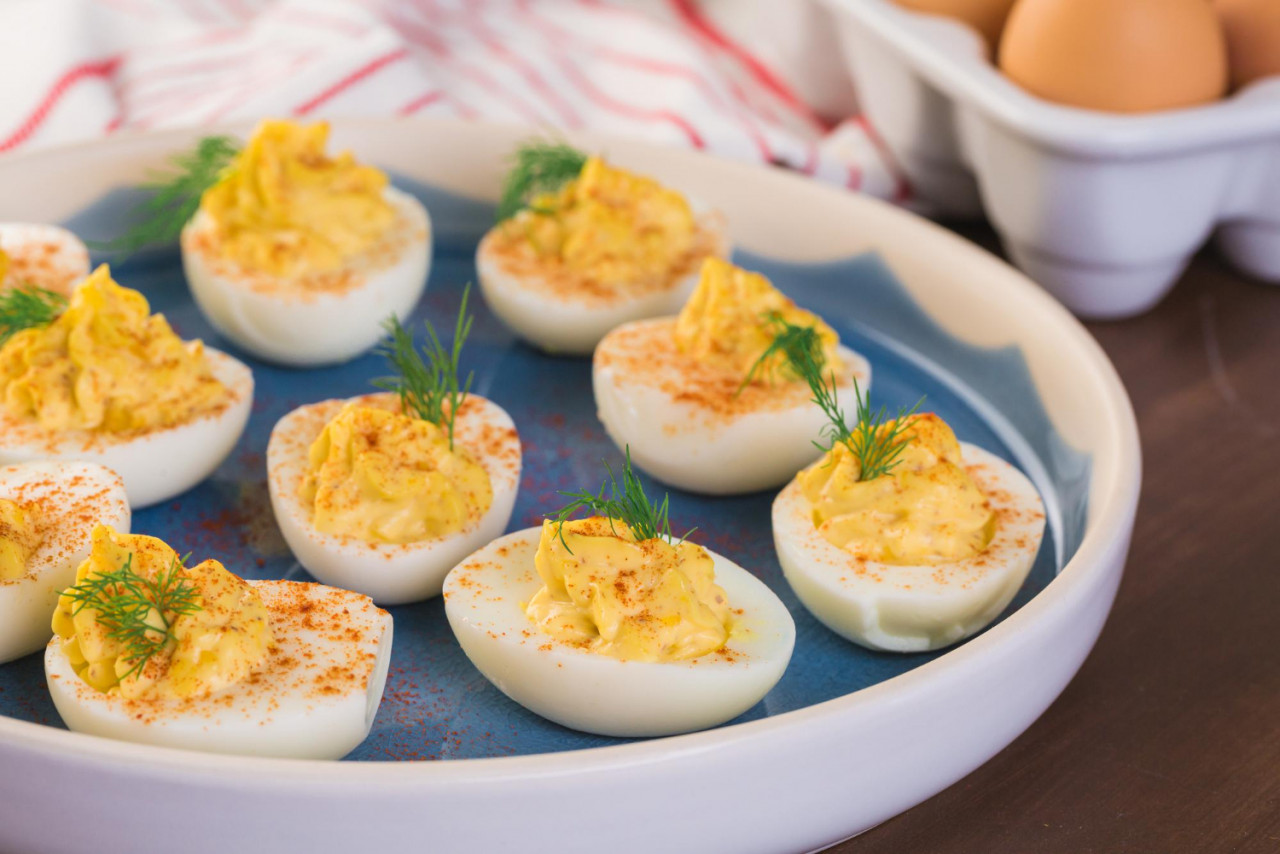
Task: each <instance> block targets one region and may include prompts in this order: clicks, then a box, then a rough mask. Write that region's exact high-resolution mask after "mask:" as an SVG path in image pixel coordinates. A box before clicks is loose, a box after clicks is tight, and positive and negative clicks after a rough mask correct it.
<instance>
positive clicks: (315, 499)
mask: <svg viewBox="0 0 1280 854" xmlns="http://www.w3.org/2000/svg"><path fill="white" fill-rule="evenodd" d="M299 497H300V498H301V499H302V501H303V503H304V504H306V505H307V506H308V507H310V508H311V509H312V513H313V524H314V526H315V528H316V530H317V531H320V532H322V533H326V534H333V535H336V536H347V537H353V538H356V539H359V540H364V541H367V542H373V543H413V542H419V541H422V540H430V539H436V538H439V537H444V536H448V535H449V534H454V533H457V532H459V531H461V530H463V529H465V528H467V527H469V526H471V525H472V524H473V523H474V522H476V521H478V520H479V519H480V518H481V517H482V516H483V515H484V514H485V513H486V512H488V510H489V507H490V506H491V505H492V504H493V485H492V484H491V482H490V480H489V474H488V472H487V471H485V469H484V468H483V467H482V466H480V465H479V464H477V463H476V462H475V461H474V460H472V459H471V458H470V456H469V455H467V453H466V452H465V451H463V449H462V448H461V446H460V445H458V444H457V443H456V442H455V443H454V447H453V449H452V450H451V449H450V448H449V437H448V434H447V433H446V431H445V430H444V429H442V428H440V427H438V426H437V425H435V424H432V423H431V422H429V421H424V420H422V419H420V418H412V417H409V416H407V415H403V414H401V413H400V412H395V411H392V410H389V409H381V408H377V407H372V406H364V405H359V404H354V403H349V404H347V405H346V406H344V407H343V409H342V411H341V412H339V413H338V415H337V416H335V417H334V418H333V420H331V421H330V422H329V423H328V424H326V425H325V427H324V429H323V430H322V431H321V433H320V435H319V436H318V437H317V438H316V440H315V441H314V442H312V444H311V447H310V450H309V451H308V466H307V472H306V475H305V476H304V478H303V481H302V484H301V486H300V489H299Z"/></svg>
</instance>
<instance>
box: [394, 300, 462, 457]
mask: <svg viewBox="0 0 1280 854" xmlns="http://www.w3.org/2000/svg"><path fill="white" fill-rule="evenodd" d="M470 294H471V286H470V285H467V287H466V290H464V291H463V292H462V305H461V307H459V309H458V322H457V324H456V325H455V326H454V330H453V346H452V347H450V348H448V349H446V348H445V346H444V345H443V344H442V343H440V337H439V336H438V335H436V330H435V327H434V326H432V325H431V321H429V320H428V321H426V323H425V324H424V325H425V326H426V329H427V343H426V344H424V345H423V346H422V348H421V352H419V349H418V348H417V347H415V346H414V341H413V334H412V333H410V332H409V331H408V330H406V329H405V328H404V326H402V325H401V324H400V319H399V318H397V317H395V316H394V315H393V316H391V317H390V318H388V319H387V320H386V322H385V323H383V328H384V329H386V330H387V333H388V334H389V335H390V336H391V337H390V340H388V341H386V342H384V343H383V344H382V346H381V347H379V348H378V352H379V353H381V354H382V355H383V356H385V357H386V359H387V361H388V362H389V363H390V365H391V368H392V370H394V371H395V372H396V373H395V375H394V376H390V377H381V378H379V379H376V380H374V381H373V385H374V386H375V387H377V388H380V389H383V390H384V391H391V392H395V393H396V394H397V395H399V397H400V408H401V410H403V411H404V413H405V414H406V415H413V416H416V417H417V418H421V419H422V420H423V421H430V422H431V423H432V424H435V425H437V426H439V427H443V428H445V430H446V431H447V432H448V434H449V450H451V451H452V450H453V423H454V420H455V419H456V418H457V416H458V410H459V409H460V408H461V407H462V403H463V401H465V400H466V399H467V394H468V392H470V391H471V380H472V379H473V378H474V376H475V374H474V373H470V374H467V379H466V381H465V382H459V380H458V357H459V356H460V355H461V353H462V345H463V343H464V342H465V341H466V340H467V335H469V334H470V333H471V321H472V320H473V319H474V318H473V317H472V316H471V315H469V314H467V297H468V296H470Z"/></svg>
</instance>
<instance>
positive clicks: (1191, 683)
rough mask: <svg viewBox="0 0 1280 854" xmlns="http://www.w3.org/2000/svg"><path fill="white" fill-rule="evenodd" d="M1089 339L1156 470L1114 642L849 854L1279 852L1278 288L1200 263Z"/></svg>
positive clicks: (974, 234) (967, 229)
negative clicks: (990, 753)
mask: <svg viewBox="0 0 1280 854" xmlns="http://www.w3.org/2000/svg"><path fill="white" fill-rule="evenodd" d="M957 230H958V231H960V232H961V233H962V234H964V235H965V236H966V237H970V238H972V239H974V240H976V241H977V242H979V243H982V244H983V245H986V246H987V247H988V248H991V249H993V250H995V249H996V247H995V241H994V237H993V236H992V234H991V232H990V231H989V230H988V229H986V228H985V227H976V226H963V227H958V228H957ZM996 251H998V250H996ZM1089 330H1090V331H1091V332H1092V333H1093V334H1094V336H1096V337H1097V339H1098V341H1099V342H1101V344H1102V346H1103V347H1104V348H1105V349H1106V351H1107V353H1108V354H1109V355H1110V357H1111V359H1112V361H1113V362H1114V363H1115V365H1116V368H1117V369H1118V370H1119V372H1120V376H1121V377H1122V378H1123V380H1124V383H1125V386H1126V387H1127V388H1128V390H1129V395H1130V397H1131V398H1132V399H1133V405H1134V409H1135V410H1136V412H1137V415H1138V427H1139V429H1140V431H1141V434H1142V448H1143V463H1144V469H1145V472H1144V476H1143V487H1142V498H1141V502H1140V505H1139V509H1138V520H1137V528H1136V530H1135V532H1134V538H1133V548H1132V551H1131V553H1130V557H1129V563H1128V566H1127V568H1126V570H1125V576H1124V581H1123V583H1122V584H1121V587H1120V593H1119V597H1118V598H1117V600H1116V604H1115V608H1114V609H1113V610H1112V612H1111V617H1110V619H1109V620H1108V622H1107V625H1106V628H1105V629H1104V630H1103V632H1102V637H1101V638H1100V639H1099V641H1098V644H1097V646H1096V647H1095V648H1094V650H1093V653H1092V654H1091V655H1090V656H1089V658H1088V660H1087V661H1085V663H1084V667H1083V668H1082V669H1081V670H1080V673H1079V675H1077V676H1076V678H1075V680H1074V681H1073V682H1072V683H1071V684H1070V685H1069V686H1067V689H1066V690H1065V691H1064V692H1063V694H1062V696H1061V697H1059V698H1058V700H1057V702H1055V703H1054V704H1053V706H1051V707H1050V708H1049V710H1048V711H1047V712H1046V713H1045V715H1044V716H1043V717H1042V718H1041V719H1040V720H1039V721H1037V722H1036V723H1035V724H1034V725H1032V727H1031V728H1030V729H1029V730H1028V731H1027V732H1026V733H1024V734H1023V735H1022V737H1021V738H1019V739H1018V740H1017V741H1015V742H1014V743H1013V744H1012V745H1010V746H1009V747H1008V748H1007V749H1005V751H1004V752H1002V753H1000V754H999V755H998V756H996V757H995V758H994V759H992V760H991V761H990V762H988V763H987V764H986V765H984V766H983V767H982V768H980V769H978V770H977V771H975V772H974V773H973V774H970V775H969V776H968V777H966V778H965V779H964V780H961V781H960V782H959V783H957V784H955V785H954V786H952V787H951V788H949V789H947V790H946V791H944V792H942V793H941V794H939V795H937V796H936V797H934V798H933V799H931V800H929V801H927V802H925V803H924V804H921V805H920V806H918V807H916V808H915V809H913V810H911V811H909V812H907V813H905V814H903V815H901V816H899V817H897V818H895V819H893V820H891V821H888V822H886V823H885V824H883V825H881V826H880V827H878V828H875V829H873V830H871V831H868V832H867V833H865V834H863V835H862V836H861V837H858V838H857V839H854V840H850V841H848V842H845V843H843V844H841V845H839V846H836V848H834V849H833V850H834V851H837V852H840V854H879V852H894V854H916V852H920V854H950V852H956V854H960V852H963V854H999V852H1017V854H1031V852H1037V853H1038V852H1062V853H1063V854H1089V852H1099V854H1101V853H1102V852H1106V854H1110V852H1153V854H1155V852H1159V854H1166V852H1167V854H1180V852H1272V854H1274V852H1280V288H1276V287H1273V286H1268V285H1262V284H1258V283H1255V282H1251V281H1249V280H1247V279H1245V278H1243V277H1242V276H1240V275H1239V274H1237V273H1235V272H1234V271H1233V270H1231V269H1230V268H1228V267H1227V266H1226V264H1225V263H1224V262H1223V261H1221V260H1220V259H1219V258H1218V257H1217V255H1216V254H1214V253H1212V252H1206V253H1204V254H1203V255H1201V257H1199V258H1197V259H1196V262H1195V263H1194V265H1193V266H1192V268H1191V270H1190V271H1189V272H1188V273H1187V274H1186V276H1185V277H1184V279H1183V281H1182V282H1180V283H1179V285H1178V286H1177V288H1176V289H1175V290H1174V292H1173V293H1172V294H1171V295H1170V296H1169V297H1168V298H1166V299H1165V301H1164V302H1163V303H1162V304H1160V305H1159V306H1157V307H1156V309H1155V310H1154V311H1152V312H1150V313H1149V314H1147V315H1145V316H1143V317H1139V318H1137V319H1134V320H1128V321H1124V322H1116V323H1091V324H1089Z"/></svg>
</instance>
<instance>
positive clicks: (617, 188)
mask: <svg viewBox="0 0 1280 854" xmlns="http://www.w3.org/2000/svg"><path fill="white" fill-rule="evenodd" d="M504 228H505V229H506V231H507V234H508V236H511V237H515V238H516V239H520V240H522V241H523V242H524V243H525V244H526V245H527V247H528V248H529V249H530V250H532V252H533V253H534V254H535V255H536V256H537V257H540V258H542V259H544V260H552V261H556V262H559V263H561V264H563V266H564V267H565V268H566V269H568V270H571V271H574V272H577V273H581V274H584V275H588V276H590V277H591V278H593V279H596V280H598V281H607V282H619V283H626V282H641V281H647V280H651V279H658V278H664V277H667V276H669V275H670V274H671V272H672V271H673V270H674V269H675V268H676V266H677V265H678V264H679V263H680V262H681V261H683V260H684V259H685V257H686V256H687V255H688V253H689V252H690V251H691V250H692V248H693V245H694V241H695V237H696V232H697V224H696V222H695V220H694V216H693V211H692V209H691V208H690V207H689V203H688V202H687V201H686V200H685V199H684V197H683V196H681V195H680V194H679V193H677V192H675V191H674V190H669V189H667V188H666V187H663V186H662V185H661V184H659V183H658V182H657V181H654V180H652V179H650V178H645V177H643V176H640V175H635V174H633V173H631V172H627V171H625V170H623V169H617V168H614V167H612V166H608V165H606V164H605V162H604V161H603V160H601V159H600V158H599V157H592V158H589V159H588V160H587V162H586V164H585V165H584V166H583V167H582V172H581V173H579V175H578V177H577V178H576V179H574V180H572V181H569V182H568V183H566V184H565V185H564V186H563V187H562V188H561V189H560V191H559V192H557V193H548V194H544V195H542V196H540V197H538V198H536V199H534V200H533V203H532V204H531V205H530V207H529V208H527V209H526V210H524V211H521V212H520V213H519V214H518V215H517V216H516V217H514V218H513V219H512V220H511V221H510V222H509V223H507V224H506V225H505V226H504Z"/></svg>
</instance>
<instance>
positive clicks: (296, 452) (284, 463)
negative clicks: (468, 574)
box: [267, 394, 521, 605]
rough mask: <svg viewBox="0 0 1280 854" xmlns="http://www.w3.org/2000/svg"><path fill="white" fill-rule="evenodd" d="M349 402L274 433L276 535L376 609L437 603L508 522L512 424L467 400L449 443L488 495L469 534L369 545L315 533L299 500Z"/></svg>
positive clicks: (514, 447)
mask: <svg viewBox="0 0 1280 854" xmlns="http://www.w3.org/2000/svg"><path fill="white" fill-rule="evenodd" d="M392 398H393V396H392V395H390V394H374V395H365V396H363V397H359V398H352V399H351V400H352V401H357V402H359V401H373V400H379V399H381V400H383V401H386V400H390V399H392ZM348 402H350V401H347V400H326V401H322V402H320V403H312V404H308V405H306V406H300V407H298V408H297V409H295V410H293V411H292V412H290V413H289V414H288V415H286V416H284V417H283V418H281V419H280V421H279V422H278V423H277V424H276V426H275V427H274V428H273V429H272V431H271V439H270V441H269V442H268V444H267V474H268V480H267V482H268V488H269V490H270V493H271V506H272V508H273V509H274V510H275V515H276V521H277V522H278V523H279V525H280V532H281V533H282V534H283V535H284V539H285V542H287V543H288V544H289V548H290V549H292V550H293V554H294V556H295V557H296V558H297V559H298V563H300V564H302V566H303V567H304V568H305V569H306V570H307V572H309V573H311V574H312V575H313V576H315V577H316V578H318V579H319V580H321V581H323V582H325V583H326V584H335V585H338V586H339V587H345V588H347V589H349V590H358V591H359V592H361V593H364V594H366V595H368V596H372V597H373V599H374V601H375V602H377V603H379V604H381V605H398V604H401V603H404V602H417V601H419V600H421V599H428V598H430V597H432V596H438V595H439V594H440V586H441V585H442V584H443V583H444V577H445V575H446V574H447V573H448V572H449V570H450V569H452V568H453V566H454V564H456V563H457V562H458V561H460V560H462V559H463V558H464V557H466V556H467V555H468V554H470V553H471V552H473V551H475V550H476V549H478V548H479V547H480V546H482V545H484V544H485V543H487V542H489V541H490V540H492V539H493V538H494V537H497V536H498V535H499V534H501V533H502V532H503V530H505V529H506V527H507V523H508V522H509V521H510V520H511V509H512V507H513V506H514V505H515V500H516V493H517V492H518V491H519V488H520V468H521V449H520V436H519V435H518V434H517V433H516V428H515V424H514V423H513V422H512V421H511V416H509V415H507V413H506V411H505V410H503V409H502V407H500V406H498V405H497V404H496V403H494V402H492V401H490V400H486V399H485V398H483V397H479V396H478V395H474V394H471V395H467V400H466V403H464V404H463V406H462V409H460V410H459V412H458V417H457V420H456V422H455V424H454V441H455V443H456V444H457V445H459V446H460V447H462V448H465V449H466V450H467V451H468V452H469V453H470V454H471V458H472V459H473V460H474V461H475V462H476V463H477V464H478V465H480V466H481V467H482V468H483V469H484V470H485V471H486V472H487V473H488V475H489V482H490V484H491V486H492V487H493V502H492V503H491V504H490V505H489V509H488V510H487V511H486V512H485V514H484V515H483V516H482V517H480V519H479V520H477V521H475V522H474V523H472V524H471V525H470V526H469V527H467V528H464V529H463V530H461V531H459V532H457V533H455V534H450V535H448V536H445V537H440V538H438V539H434V540H424V541H422V542H417V543H404V544H395V543H373V542H367V541H364V540H357V539H355V538H352V537H343V536H334V535H332V534H325V533H321V532H320V531H317V530H316V529H315V527H313V525H312V518H313V515H314V514H313V512H312V509H311V508H310V507H308V506H307V505H306V504H304V503H303V502H302V500H301V499H300V498H299V497H298V487H299V485H300V484H301V483H302V480H303V478H304V477H305V475H306V470H307V450H308V449H309V448H310V447H311V443H312V442H314V441H315V439H316V437H317V436H319V435H320V432H321V430H323V429H324V426H325V424H327V423H328V422H329V421H330V420H331V419H332V418H333V417H334V416H335V415H337V414H338V412H339V411H341V409H342V407H343V406H344V405H345V404H347V403H348Z"/></svg>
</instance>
